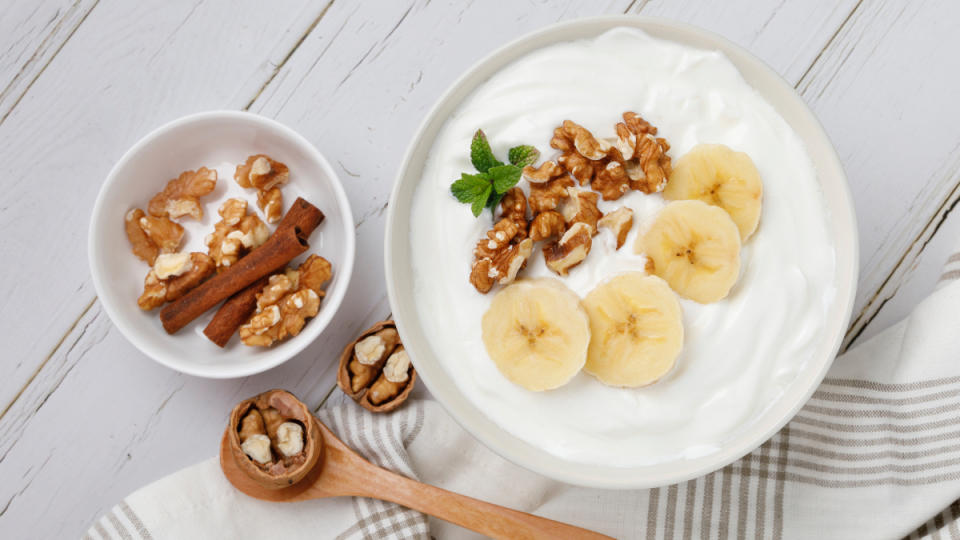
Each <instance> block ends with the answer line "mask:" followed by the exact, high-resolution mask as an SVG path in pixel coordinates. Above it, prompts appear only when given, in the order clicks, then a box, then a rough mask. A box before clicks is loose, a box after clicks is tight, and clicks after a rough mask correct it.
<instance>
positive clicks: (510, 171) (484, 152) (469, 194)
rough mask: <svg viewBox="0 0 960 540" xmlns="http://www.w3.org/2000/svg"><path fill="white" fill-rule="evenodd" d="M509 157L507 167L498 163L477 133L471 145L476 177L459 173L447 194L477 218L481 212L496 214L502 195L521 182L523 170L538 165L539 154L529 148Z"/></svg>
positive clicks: (519, 148) (518, 149) (517, 148)
mask: <svg viewBox="0 0 960 540" xmlns="http://www.w3.org/2000/svg"><path fill="white" fill-rule="evenodd" d="M509 157H510V164H509V165H505V164H504V163H503V162H501V161H500V160H498V159H497V158H496V156H494V155H493V150H491V149H490V143H489V142H488V141H487V136H486V135H485V134H484V133H483V130H479V129H478V130H477V132H476V133H475V134H474V136H473V140H472V141H470V161H471V162H473V166H474V167H476V169H477V171H478V172H479V174H470V173H462V174H461V175H460V179H459V180H456V181H455V182H453V183H452V184H450V193H452V194H453V196H454V197H456V198H457V200H458V201H460V202H462V203H465V204H469V205H470V210H471V211H472V212H473V215H474V216H476V217H479V216H480V214H481V213H482V212H483V209H484V208H489V209H490V211H491V213H494V214H495V213H496V209H497V205H498V204H500V200H501V199H503V194H504V193H506V192H507V191H509V190H510V188H512V187H513V186H515V185H517V182H519V181H520V176H521V173H522V171H523V167H525V166H527V165H533V164H534V163H536V162H537V159H538V158H539V157H540V151H539V150H537V149H536V148H534V147H533V146H530V145H521V146H515V147H513V148H511V149H510V155H509Z"/></svg>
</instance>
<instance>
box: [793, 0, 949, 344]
mask: <svg viewBox="0 0 960 540" xmlns="http://www.w3.org/2000/svg"><path fill="white" fill-rule="evenodd" d="M958 17H960V4H957V3H956V2H949V1H941V2H929V3H923V5H922V6H921V5H920V4H918V3H903V2H864V3H863V4H861V5H860V6H859V8H858V9H857V10H856V11H854V12H853V14H852V16H851V17H850V19H849V20H848V21H847V23H846V24H845V25H844V26H843V27H842V28H841V29H840V31H839V32H838V33H837V35H836V36H835V38H834V39H833V40H832V41H831V43H830V45H829V46H828V47H827V48H826V49H825V50H824V51H823V54H822V55H821V57H820V58H819V59H818V61H817V62H816V63H815V64H814V65H813V67H812V68H811V69H810V70H809V71H808V72H807V73H806V75H805V76H804V77H803V79H802V80H801V81H800V84H799V85H798V88H799V90H800V93H801V95H802V96H803V98H804V99H805V100H806V101H807V102H808V103H809V104H810V105H811V107H812V108H813V110H814V112H815V113H816V114H817V116H818V117H819V118H820V121H821V122H822V123H823V124H824V126H825V127H826V129H827V132H828V133H829V134H830V137H831V139H832V140H833V143H834V144H835V146H836V148H837V152H838V153H839V155H840V159H841V161H842V162H843V163H844V167H845V168H846V172H847V175H848V177H849V180H850V186H851V189H852V191H853V200H854V202H855V206H856V212H857V221H858V224H859V229H860V268H861V272H860V288H859V292H858V294H857V298H856V304H855V308H854V321H853V324H852V325H851V329H850V333H849V334H848V339H847V343H849V342H850V341H851V340H852V339H853V338H855V337H856V336H857V334H858V333H859V332H861V331H862V330H863V329H864V328H865V327H866V326H867V325H868V324H869V323H870V321H871V320H872V319H873V316H874V315H875V314H876V313H877V311H878V310H879V309H880V307H881V306H882V305H883V304H884V302H886V301H887V299H889V298H890V297H892V296H893V294H894V293H895V291H896V290H897V289H898V288H899V287H900V285H901V284H902V282H903V279H904V277H905V274H906V271H907V270H908V269H909V268H910V267H911V265H912V264H913V263H914V262H915V261H916V258H917V255H918V254H919V253H920V251H921V250H922V248H923V245H924V244H926V243H927V242H928V241H929V239H930V238H931V237H932V236H933V234H934V232H936V230H937V224H938V223H939V222H940V220H941V217H942V215H943V214H944V213H945V211H946V210H947V209H948V208H951V207H952V205H953V204H955V202H956V201H957V200H958V198H960V190H958V181H960V133H958V132H957V130H956V129H955V126H954V125H953V124H954V122H953V119H956V118H960V100H957V98H956V91H957V88H958V87H960V71H958V70H957V62H956V58H955V55H953V54H950V53H947V52H946V51H956V50H958V49H960V35H958V34H957V33H956V32H953V31H951V30H949V28H951V27H952V24H951V23H950V21H956V20H958Z"/></svg>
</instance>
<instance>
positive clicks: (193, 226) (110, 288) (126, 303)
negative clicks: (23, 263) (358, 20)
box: [88, 111, 355, 378]
mask: <svg viewBox="0 0 960 540" xmlns="http://www.w3.org/2000/svg"><path fill="white" fill-rule="evenodd" d="M257 153H264V154H267V155H269V156H271V157H272V158H274V159H276V160H278V161H281V162H283V163H286V164H287V165H288V166H289V167H290V182H289V184H287V185H286V186H284V187H283V202H284V210H286V209H288V208H289V207H290V204H291V203H292V202H293V201H294V200H296V198H297V197H301V196H302V197H303V198H304V199H306V200H308V201H310V202H311V203H313V204H314V205H316V206H317V207H318V208H320V210H321V211H323V213H324V215H325V216H326V219H324V220H323V223H321V224H320V227H318V228H317V230H316V231H314V233H313V235H311V237H310V249H309V250H307V254H310V253H316V254H318V255H320V256H322V257H324V258H326V259H327V260H329V261H330V263H331V264H332V265H333V279H332V280H331V281H330V283H329V284H328V285H327V289H326V293H327V294H326V297H325V298H324V299H323V302H322V303H321V305H320V313H318V314H317V316H316V317H315V318H313V319H311V320H310V321H308V322H307V324H306V326H305V327H304V328H303V331H302V332H301V333H300V335H298V336H296V337H294V338H291V339H288V340H286V341H284V342H282V343H279V344H277V345H274V346H273V347H270V348H261V347H247V346H245V345H243V344H242V343H240V340H239V338H238V337H237V336H234V337H233V338H232V339H231V340H230V343H228V344H227V346H226V347H225V348H223V349H221V348H219V347H217V346H216V345H214V344H213V343H212V342H210V341H209V340H208V339H207V338H206V337H205V336H204V335H203V328H204V326H206V324H207V322H209V320H210V318H211V317H212V316H213V313H214V312H215V311H216V309H213V310H211V311H210V312H208V313H206V314H204V316H202V317H200V318H199V319H197V320H196V321H194V322H193V323H191V324H190V325H188V326H187V327H186V328H184V329H182V330H180V332H178V333H177V334H175V335H172V336H171V335H169V334H167V333H166V332H165V331H164V329H163V326H162V325H161V324H160V318H159V316H158V312H159V310H153V311H151V312H145V311H142V310H141V309H140V308H139V307H138V306H137V298H138V297H139V296H140V293H141V292H142V291H143V278H144V276H146V274H147V271H148V270H149V267H148V266H147V264H146V263H144V262H143V261H141V260H140V259H138V258H137V257H135V256H134V255H133V253H131V251H130V243H129V242H128V241H127V237H126V233H125V231H124V216H125V215H126V213H127V211H128V210H130V209H131V208H142V209H146V205H147V202H148V201H149V200H150V198H151V197H153V195H154V194H156V193H157V192H158V191H160V190H161V189H163V187H164V186H165V185H166V183H167V181H168V180H170V179H171V178H176V177H177V176H178V175H179V174H180V173H181V172H183V171H185V170H192V169H197V168H199V167H204V166H206V167H209V168H217V169H218V173H219V178H218V180H217V187H216V189H215V190H214V191H213V193H211V194H210V195H208V196H206V197H203V198H202V199H200V202H201V204H202V205H203V207H204V216H203V219H202V220H201V221H200V222H197V221H196V220H194V219H192V218H189V217H187V218H183V219H180V220H178V222H179V223H180V224H181V225H183V226H184V228H185V229H186V230H187V234H186V237H185V239H184V245H183V246H182V248H181V249H182V250H188V251H202V252H204V253H206V251H207V249H206V246H205V245H204V244H203V239H204V237H205V236H206V235H207V234H208V233H210V232H212V231H213V224H214V223H216V222H217V221H219V220H220V216H219V215H218V214H217V209H218V208H219V207H220V203H221V202H223V201H224V200H226V199H227V198H230V197H240V198H244V199H246V200H247V201H249V209H250V211H252V212H254V211H255V212H257V213H258V214H260V213H259V209H257V207H256V194H255V193H254V191H253V190H249V189H243V188H241V187H239V186H238V185H237V183H236V182H235V181H234V179H233V170H234V167H236V165H237V164H238V163H242V162H243V161H244V160H246V158H247V156H249V155H251V154H257ZM260 215H261V217H262V214H260ZM354 241H355V238H354V226H353V215H352V213H351V211H350V203H349V201H348V200H347V196H346V194H345V193H344V191H343V187H342V186H341V185H340V180H339V179H338V178H337V175H336V173H335V172H334V171H333V168H331V167H330V164H329V163H328V162H327V160H326V159H325V158H324V157H323V155H321V154H320V152H318V151H317V149H316V148H314V147H313V145H311V144H310V142H309V141H307V140H306V139H304V138H303V137H302V136H301V135H300V134H298V133H296V132H295V131H293V130H291V129H290V128H288V127H286V126H284V125H282V124H280V123H278V122H275V121H273V120H270V119H268V118H264V117H262V116H257V115H255V114H251V113H244V112H238V111H213V112H205V113H199V114H194V115H190V116H185V117H183V118H180V119H177V120H174V121H173V122H170V123H169V124H166V125H164V126H161V127H160V128H157V129H156V130H154V131H153V132H151V133H150V134H149V135H147V136H146V137H144V138H143V139H141V140H140V141H139V142H137V144H135V145H133V147H132V148H131V149H130V150H128V151H127V152H126V153H125V154H124V155H123V157H122V158H120V161H119V162H117V164H116V165H115V166H114V167H113V169H112V170H111V171H110V174H108V175H107V179H106V181H105V182H104V183H103V186H102V187H101V188H100V194H99V195H98V196H97V201H96V203H95V204H94V207H93V215H92V217H91V219H90V238H89V239H88V242H89V256H90V271H91V273H92V274H93V285H94V287H95V288H96V291H97V296H98V297H99V299H100V302H101V304H102V305H103V307H104V310H106V312H107V315H109V316H110V319H111V320H112V321H113V323H114V324H115V325H116V326H117V328H118V329H119V330H120V332H121V333H122V334H123V335H124V336H126V338H127V339H128V340H130V342H131V343H133V345H134V346H135V347H137V348H138V349H140V351H142V352H143V353H144V354H146V355H147V356H149V357H150V358H153V359H154V360H156V361H157V362H159V363H161V364H163V365H165V366H167V367H170V368H172V369H175V370H177V371H181V372H183V373H188V374H190V375H197V376H199V377H210V378H230V377H242V376H245V375H251V374H254V373H259V372H261V371H265V370H267V369H270V368H272V367H275V366H278V365H280V364H282V363H283V362H285V361H287V360H289V359H290V358H291V357H293V356H294V355H296V354H297V353H298V352H300V351H301V350H303V349H304V347H306V346H307V345H309V344H310V343H311V342H312V341H313V340H315V339H316V338H317V336H319V335H320V333H321V332H323V329H324V328H326V326H327V324H328V323H329V322H330V320H331V319H332V318H333V316H334V314H335V313H336V312H337V308H338V307H340V302H341V301H342V300H343V297H344V294H345V293H346V291H347V286H348V284H349V282H350V275H351V273H352V271H353V259H354ZM305 257H306V255H304V256H302V257H300V258H299V259H297V260H296V261H295V263H296V262H299V260H302V259H303V258H305Z"/></svg>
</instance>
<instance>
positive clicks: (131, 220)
mask: <svg viewBox="0 0 960 540" xmlns="http://www.w3.org/2000/svg"><path fill="white" fill-rule="evenodd" d="M124 230H126V232H127V240H129V241H130V246H131V247H132V248H133V249H132V250H133V254H134V255H136V256H137V257H138V258H140V259H141V260H143V261H144V262H146V263H147V264H149V265H151V266H153V263H154V262H156V259H157V255H159V254H161V253H173V252H175V251H177V249H178V248H179V247H180V242H181V240H183V227H182V226H180V224H178V223H174V222H173V221H171V220H170V219H169V218H165V217H154V216H149V215H147V214H145V213H144V211H143V210H141V209H139V208H134V209H132V210H130V211H129V212H127V215H126V216H125V217H124Z"/></svg>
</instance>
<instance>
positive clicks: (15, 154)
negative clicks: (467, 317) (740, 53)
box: [0, 0, 960, 538]
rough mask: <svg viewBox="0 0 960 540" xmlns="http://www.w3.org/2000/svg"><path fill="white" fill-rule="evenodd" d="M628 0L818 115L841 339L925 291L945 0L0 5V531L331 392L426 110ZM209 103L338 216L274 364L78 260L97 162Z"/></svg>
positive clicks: (934, 223)
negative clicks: (250, 368) (323, 270)
mask: <svg viewBox="0 0 960 540" xmlns="http://www.w3.org/2000/svg"><path fill="white" fill-rule="evenodd" d="M624 12H629V13H637V14H643V15H656V16H664V17H670V18H675V19H678V20H682V21H687V22H690V23H693V24H696V25H699V26H702V27H705V28H707V29H710V30H713V31H715V32H718V33H720V34H722V35H724V36H726V37H728V38H729V39H731V40H733V41H735V42H737V43H739V44H741V45H743V46H745V47H747V48H748V49H749V50H751V51H752V52H754V53H755V54H757V55H758V56H760V57H761V58H762V59H764V60H765V61H766V62H767V63H769V64H770V65H771V66H772V67H773V68H774V69H776V70H777V71H778V72H780V73H781V74H782V75H783V76H784V78H785V79H786V80H787V81H788V82H790V83H791V84H794V85H796V87H797V89H798V91H799V92H800V93H801V95H802V96H803V97H804V99H805V100H806V101H807V102H808V103H809V104H810V105H811V106H812V107H813V109H814V111H815V112H816V113H817V114H818V115H819V117H820V119H821V121H822V122H823V124H824V125H825V127H826V129H827V131H828V132H829V134H830V136H831V137H832V139H833V141H834V143H835V144H836V146H837V148H838V151H839V153H840V155H841V158H842V159H843V162H844V165H845V167H846V169H847V173H848V175H849V177H850V184H851V188H852V190H853V193H854V199H855V202H856V205H857V212H858V221H859V224H860V235H861V248H862V251H861V274H860V275H861V280H862V281H861V289H860V291H859V294H858V295H857V308H856V313H855V317H856V319H857V320H856V322H855V323H854V324H853V326H852V328H851V333H850V337H849V341H854V340H855V339H863V338H865V337H867V336H869V335H872V334H873V333H875V332H876V331H878V330H879V329H881V328H883V327H884V326H886V325H888V324H890V323H892V322H894V321H895V320H897V319H898V318H899V317H901V316H903V315H904V314H905V313H907V312H908V311H909V310H910V309H911V307H912V306H913V305H914V304H915V303H916V302H917V301H919V300H920V299H921V298H922V297H923V296H924V295H925V294H927V293H928V292H929V291H930V290H932V288H933V286H934V282H935V280H936V277H937V275H938V271H939V267H940V265H941V264H942V262H943V259H944V257H945V255H946V253H947V252H948V250H950V248H951V247H953V244H954V238H955V237H956V234H957V232H958V227H960V218H957V217H956V214H955V213H951V210H952V209H953V208H954V207H955V205H956V203H957V201H958V199H960V189H958V187H960V132H958V131H957V129H956V128H955V127H954V124H955V122H956V120H957V119H958V118H960V101H958V100H957V99H956V95H957V91H958V90H960V69H958V68H960V65H958V61H957V58H956V56H955V54H954V53H955V51H957V50H960V35H958V34H957V33H956V32H955V30H954V28H955V23H956V21H958V16H960V5H958V4H957V3H955V2H950V1H948V0H943V1H941V2H924V3H918V2H914V3H906V2H884V1H879V0H877V1H874V0H861V1H855V0H844V1H840V2H833V1H826V0H818V1H814V2H806V1H802V0H791V1H785V2H781V3H779V4H777V3H757V2H750V1H749V0H737V1H734V2H723V3H719V2H716V3H709V4H708V3H703V2H695V1H688V0H685V1H662V2H661V1H657V0H653V1H644V0H634V1H632V2H631V1H630V0H606V1H602V2H595V1H590V2H587V1H581V2H576V1H571V0H563V1H551V2H544V1H531V2H513V1H508V0H503V1H498V2H493V1H485V2H454V1H449V2H439V1H436V0H434V1H433V2H427V1H416V2H411V1H409V0H404V1H399V0H398V1H391V2H386V1H384V2H379V1H377V2H348V1H344V0H336V1H334V2H329V3H328V2H311V1H308V0H282V1H277V2H257V1H256V0H245V1H243V2H226V1H215V0H207V1H204V0H199V1H197V2H188V1H181V0H173V1H163V2H161V1H150V2H119V1H112V2H110V1H107V0H102V1H99V2H98V1H97V0H76V1H73V0H43V1H40V0H38V1H29V0H14V2H13V3H12V5H5V6H4V10H3V12H2V14H0V149H2V150H0V156H2V159H0V184H2V191H0V193H2V195H0V227H2V229H3V231H4V234H3V235H0V253H2V255H3V257H2V259H0V260H2V262H0V268H2V270H3V276H4V277H5V278H6V279H4V280H2V282H0V300H2V301H0V328H2V329H3V337H4V338H5V340H4V341H5V345H4V347H3V353H2V358H3V361H2V362H0V479H3V481H2V482H0V538H31V537H36V538H54V537H63V536H68V537H69V536H77V535H79V534H81V532H82V531H84V530H85V529H86V527H87V526H88V525H89V523H90V522H91V521H92V520H93V519H94V518H95V517H96V516H97V515H98V514H99V513H100V512H101V511H103V510H104V509H105V508H109V506H111V505H112V504H114V503H115V502H116V501H117V500H119V499H120V498H122V497H123V496H124V495H126V494H127V493H128V492H130V491H131V490H133V489H136V488H137V487H140V486H141V485H144V484H146V483H148V482H150V481H151V480H154V479H157V478H159V477H161V476H163V475H165V474H167V473H169V472H172V471H174V470H177V469H179V468H181V467H183V466H186V465H188V464H191V463H194V462H196V461H198V460H200V459H202V458H204V457H207V456H209V455H212V454H213V453H214V452H215V450H216V446H217V440H218V438H219V435H220V432H221V430H222V425H223V423H224V421H225V419H226V414H227V412H228V410H229V408H230V406H231V405H232V404H233V403H234V402H235V401H237V400H239V399H241V398H243V397H246V396H248V395H250V394H254V393H256V392H258V391H261V390H264V389H267V388H270V387H277V386H279V387H285V388H289V389H291V390H293V391H294V392H296V393H297V394H298V395H300V396H301V398H303V399H304V401H306V402H307V403H309V404H311V405H315V406H317V407H319V406H320V405H321V404H323V403H324V402H325V400H327V399H328V398H330V399H333V400H339V399H340V394H339V391H334V390H333V385H334V370H333V361H334V359H335V357H336V356H337V352H338V350H339V349H340V348H341V347H342V345H343V343H345V342H346V341H348V340H349V339H350V338H351V337H352V336H353V335H354V334H356V333H357V332H358V331H359V330H361V329H362V328H364V327H365V326H367V325H368V324H369V323H371V322H373V321H375V320H377V319H380V318H382V317H384V316H386V315H387V314H388V313H389V306H388V305H387V301H386V298H385V285H384V283H383V277H382V276H383V259H382V245H381V244H382V239H383V219H384V210H385V205H386V202H387V197H388V193H389V189H390V186H391V183H392V180H393V175H394V172H395V170H396V168H397V166H398V165H399V161H400V158H401V154H402V152H403V150H404V149H405V147H406V145H407V143H408V141H409V139H410V137H411V135H412V134H413V131H414V130H415V129H416V126H417V125H418V124H419V122H420V120H421V119H422V117H423V115H424V114H425V112H426V110H427V109H428V108H429V107H430V105H431V104H432V103H433V101H434V100H435V99H436V98H437V97H438V96H439V94H440V93H441V92H442V91H443V89H444V88H445V87H446V86H447V85H449V84H450V83H451V82H452V81H453V80H454V79H455V78H456V77H457V76H458V75H459V74H460V73H461V72H462V71H463V70H464V69H465V68H466V67H467V66H469V65H470V64H471V63H472V62H473V61H475V60H477V59H478V58H480V57H481V56H483V55H484V54H486V53H488V52H490V51H491V50H493V49H494V48H496V47H498V46H499V45H500V44H502V43H503V42H505V41H507V40H509V39H512V38H514V37H516V36H518V35H519V34H521V33H524V32H527V31H530V30H534V29H537V28H540V27H542V26H544V25H547V24H549V23H551V22H554V21H558V20H568V19H572V18H576V17H582V16H588V15H595V14H601V13H624ZM216 108H231V109H248V110H251V111H253V112H257V113H259V114H263V115H266V116H269V117H273V118H276V119H278V120H280V121H282V122H284V123H286V124H288V125H290V126H291V127H293V128H294V129H296V130H297V131H299V132H300V133H302V134H303V135H304V136H306V137H307V138H308V139H309V140H311V141H312V142H313V143H314V144H315V145H316V146H317V147H318V148H319V149H320V150H321V151H322V152H323V153H324V154H326V155H327V156H328V157H329V158H330V160H331V162H332V163H333V164H334V166H335V167H337V168H338V172H339V173H340V174H341V177H342V179H343V180H344V182H345V184H346V185H345V187H346V190H347V194H348V196H349V198H350V201H351V204H352V205H353V210H354V215H355V218H356V221H357V223H356V227H357V240H358V244H357V245H358V260H357V262H358V264H357V268H356V270H355V273H354V276H353V281H352V287H351V289H350V291H349V293H348V298H347V299H346V301H345V302H344V305H343V307H342V308H341V310H340V313H339V314H338V317H337V319H336V321H335V323H334V324H332V325H331V326H330V327H329V328H328V329H327V331H326V332H325V333H324V335H323V336H322V337H321V338H320V339H319V340H317V342H316V343H314V344H313V345H312V346H310V347H309V348H308V349H307V350H306V351H305V352H304V353H303V354H301V355H299V356H298V357H297V358H295V359H293V360H291V361H290V362H288V363H287V364H285V365H283V366H281V367H279V368H276V369H274V370H271V371H269V372H267V373H264V374H261V375H257V376H253V377H249V378H246V379H239V380H232V381H210V380H203V379H197V378H193V377H187V376H184V375H181V374H179V373H175V372H172V371H169V370H167V369H165V368H162V367H160V366H158V365H156V364H154V363H153V362H152V361H150V360H149V359H147V358H146V357H144V356H143V355H142V354H140V353H139V352H138V351H137V350H136V349H134V348H133V347H132V346H131V345H130V344H129V343H127V342H126V340H125V339H123V337H122V336H120V335H119V333H118V332H117V331H116V330H115V329H114V328H113V326H112V324H111V323H110V321H109V320H108V319H107V317H106V315H105V313H104V312H103V311H102V310H101V308H100V305H99V304H98V303H97V302H96V299H95V295H94V292H93V290H92V287H91V284H90V276H89V272H88V271H87V263H86V229H87V224H88V216H89V212H90V209H91V207H92V203H93V199H94V197H95V196H96V193H97V190H98V189H99V186H100V183H101V181H102V179H103V177H104V176H105V175H106V173H107V171H108V170H109V168H110V167H111V165H112V164H113V162H114V161H115V160H116V159H117V158H118V157H119V156H120V155H121V154H122V153H123V151H125V150H126V148H128V147H129V146H130V145H131V144H133V142H135V141H136V139H138V138H139V137H140V136H142V135H144V134H145V133H146V132H148V131H149V130H150V129H152V128H153V127H156V126H157V125H159V124H161V123H163V122H166V121H168V120H171V119H173V118H176V117H178V116H181V115H183V114H186V113H190V112H196V111H200V110H206V109H216ZM419 391H420V392H425V389H423V388H421V389H419Z"/></svg>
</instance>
